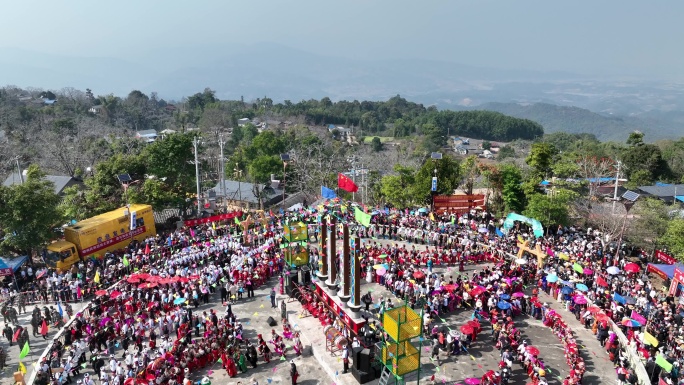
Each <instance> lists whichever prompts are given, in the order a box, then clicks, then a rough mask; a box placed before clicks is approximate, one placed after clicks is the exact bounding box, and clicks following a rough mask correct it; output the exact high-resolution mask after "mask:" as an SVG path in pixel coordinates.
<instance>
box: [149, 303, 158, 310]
mask: <svg viewBox="0 0 684 385" xmlns="http://www.w3.org/2000/svg"><path fill="white" fill-rule="evenodd" d="M156 305H157V303H156V302H150V303H148V304H147V310H150V309H152V308H153V307H155V306H156Z"/></svg>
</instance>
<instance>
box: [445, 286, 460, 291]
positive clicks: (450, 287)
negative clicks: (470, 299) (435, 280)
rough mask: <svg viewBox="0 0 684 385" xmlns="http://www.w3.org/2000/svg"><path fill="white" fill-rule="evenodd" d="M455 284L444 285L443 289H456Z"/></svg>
mask: <svg viewBox="0 0 684 385" xmlns="http://www.w3.org/2000/svg"><path fill="white" fill-rule="evenodd" d="M456 288H457V286H456V285H444V290H446V291H454V290H456Z"/></svg>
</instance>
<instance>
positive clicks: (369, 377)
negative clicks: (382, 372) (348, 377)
mask: <svg viewBox="0 0 684 385" xmlns="http://www.w3.org/2000/svg"><path fill="white" fill-rule="evenodd" d="M351 372H352V376H354V378H356V381H358V382H359V384H365V383H366V382H371V381H373V380H374V379H375V378H374V376H373V373H368V372H364V371H363V370H358V369H356V367H352V368H351Z"/></svg>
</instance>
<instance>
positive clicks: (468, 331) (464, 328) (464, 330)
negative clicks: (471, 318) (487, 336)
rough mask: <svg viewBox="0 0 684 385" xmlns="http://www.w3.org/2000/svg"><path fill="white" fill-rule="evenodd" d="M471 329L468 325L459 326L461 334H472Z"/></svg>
mask: <svg viewBox="0 0 684 385" xmlns="http://www.w3.org/2000/svg"><path fill="white" fill-rule="evenodd" d="M473 331H474V330H473V327H472V326H470V325H463V326H461V333H463V334H473Z"/></svg>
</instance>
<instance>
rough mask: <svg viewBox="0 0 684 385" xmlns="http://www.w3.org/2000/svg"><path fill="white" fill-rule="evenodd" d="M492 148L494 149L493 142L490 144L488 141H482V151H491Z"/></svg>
mask: <svg viewBox="0 0 684 385" xmlns="http://www.w3.org/2000/svg"><path fill="white" fill-rule="evenodd" d="M491 148H492V142H490V141H488V140H483V141H482V149H483V150H489V149H491Z"/></svg>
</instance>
